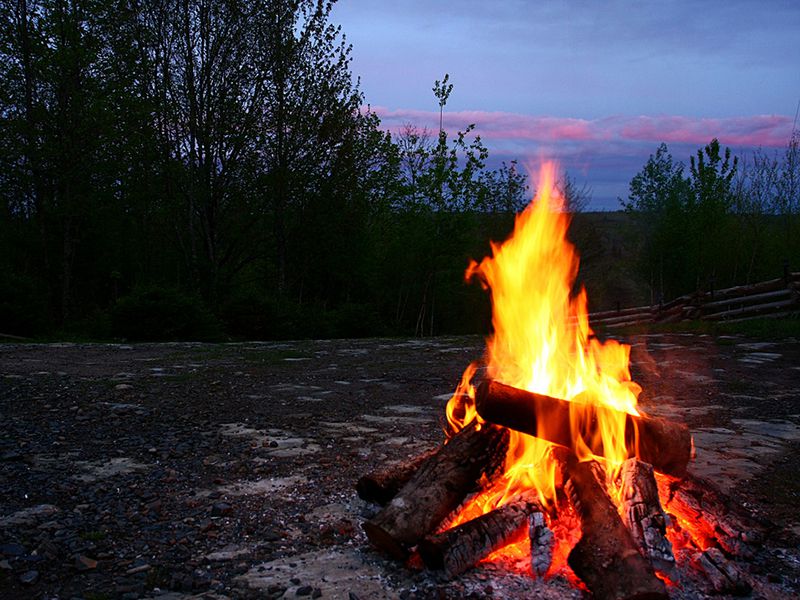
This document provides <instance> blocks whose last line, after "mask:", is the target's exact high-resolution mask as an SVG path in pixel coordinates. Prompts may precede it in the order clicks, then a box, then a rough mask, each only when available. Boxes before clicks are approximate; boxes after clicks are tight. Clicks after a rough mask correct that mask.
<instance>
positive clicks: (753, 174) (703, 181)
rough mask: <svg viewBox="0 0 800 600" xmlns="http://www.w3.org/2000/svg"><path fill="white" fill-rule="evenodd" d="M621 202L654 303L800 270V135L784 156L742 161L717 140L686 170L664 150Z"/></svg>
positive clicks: (794, 136)
mask: <svg viewBox="0 0 800 600" xmlns="http://www.w3.org/2000/svg"><path fill="white" fill-rule="evenodd" d="M622 204H623V206H624V207H625V208H626V210H627V211H628V212H630V213H631V214H632V215H633V217H634V219H635V223H636V225H637V230H638V235H639V236H640V237H641V242H642V252H641V255H640V260H639V261H638V262H639V274H640V276H641V278H642V280H643V281H647V282H648V287H649V289H650V292H651V294H650V295H651V298H650V300H651V301H652V302H658V301H660V300H670V299H671V298H674V297H676V296H678V295H681V294H685V293H689V292H693V291H710V290H714V289H720V288H723V287H728V286H733V285H741V284H748V283H754V282H757V281H760V280H764V279H774V278H776V277H780V276H781V275H782V274H783V273H784V272H785V271H786V270H788V269H792V270H797V269H798V268H800V219H799V218H800V135H799V134H798V132H797V131H796V130H795V131H794V132H793V133H792V136H791V138H790V140H788V143H787V146H786V148H785V149H784V150H783V151H782V152H775V153H774V154H770V153H768V152H766V151H763V150H760V149H759V150H757V151H755V152H754V153H752V154H751V155H747V156H743V157H736V156H732V155H731V151H730V149H728V148H725V149H724V150H723V149H722V148H721V147H720V144H719V142H718V141H717V140H716V139H714V140H712V141H711V142H710V143H709V144H708V145H707V146H705V147H704V148H701V149H699V150H698V151H697V154H696V155H695V156H691V157H689V167H688V171H687V168H686V165H685V164H684V163H683V162H680V161H676V160H675V159H673V157H672V155H671V154H670V153H669V150H668V148H667V146H666V144H661V146H659V148H658V149H657V151H656V153H655V154H654V155H651V156H650V158H649V160H648V161H647V163H646V164H645V166H644V167H643V169H642V170H641V171H640V172H639V173H638V174H637V175H636V176H635V177H634V178H633V180H632V181H631V184H630V194H629V196H628V200H627V201H623V202H622Z"/></svg>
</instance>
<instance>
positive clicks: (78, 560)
mask: <svg viewBox="0 0 800 600" xmlns="http://www.w3.org/2000/svg"><path fill="white" fill-rule="evenodd" d="M75 568H76V569H78V571H91V570H92V569H96V568H97V561H96V560H95V559H93V558H89V557H88V556H84V555H83V554H79V555H78V556H76V557H75Z"/></svg>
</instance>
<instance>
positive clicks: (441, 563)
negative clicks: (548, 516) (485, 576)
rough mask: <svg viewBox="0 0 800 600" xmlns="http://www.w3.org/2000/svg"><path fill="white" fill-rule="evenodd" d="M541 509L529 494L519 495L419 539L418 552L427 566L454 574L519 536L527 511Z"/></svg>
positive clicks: (459, 572)
mask: <svg viewBox="0 0 800 600" xmlns="http://www.w3.org/2000/svg"><path fill="white" fill-rule="evenodd" d="M532 513H541V507H540V506H539V503H538V501H537V500H536V499H535V498H534V497H533V496H532V495H527V496H520V497H517V498H515V499H512V500H511V501H509V502H508V503H506V504H504V505H503V506H501V507H499V508H496V509H494V510H492V511H490V512H488V513H486V514H483V515H481V516H480V517H477V518H475V519H472V520H471V521H467V522H466V523H462V524H461V525H458V526H457V527H453V528H452V529H448V530H447V531H444V532H442V533H439V534H436V535H433V536H428V537H426V538H425V539H423V540H422V541H421V542H420V543H419V553H420V555H421V556H422V560H423V562H424V563H425V566H426V567H428V568H429V569H438V570H443V571H444V572H445V574H446V575H447V576H448V577H455V576H456V575H459V574H461V573H463V572H464V571H466V570H467V569H470V568H471V567H474V566H475V565H476V564H478V562H479V561H480V560H481V559H483V558H485V557H486V556H488V555H489V554H491V553H492V552H494V551H495V550H498V549H499V548H502V547H503V546H506V545H508V544H511V543H513V542H516V541H519V540H521V539H522V538H523V537H524V535H525V529H526V525H527V523H528V515H530V514H532Z"/></svg>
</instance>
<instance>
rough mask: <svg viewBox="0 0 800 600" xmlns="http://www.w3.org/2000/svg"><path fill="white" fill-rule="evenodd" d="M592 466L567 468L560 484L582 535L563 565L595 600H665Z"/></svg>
mask: <svg viewBox="0 0 800 600" xmlns="http://www.w3.org/2000/svg"><path fill="white" fill-rule="evenodd" d="M598 470H599V465H598V464H597V463H594V462H583V463H577V461H576V462H575V463H572V464H570V466H569V473H570V478H569V481H568V482H567V486H566V487H567V492H568V494H569V496H570V500H571V501H572V504H573V506H574V507H575V511H576V512H577V513H578V516H579V517H580V520H581V533H582V535H581V539H580V541H579V542H578V543H577V544H576V546H575V547H574V548H573V549H572V551H571V552H570V554H569V558H568V559H567V562H568V563H569V566H570V567H572V570H573V571H574V572H575V574H576V575H577V576H578V577H580V578H581V580H583V582H584V583H585V584H586V585H587V587H588V588H589V589H590V590H591V591H592V593H593V594H594V596H595V597H596V598H598V599H599V600H605V599H609V600H611V599H614V600H623V599H626V600H633V599H636V600H650V599H653V600H655V599H660V600H666V599H667V598H668V596H667V591H666V588H665V587H664V583H663V582H662V581H661V580H660V579H659V578H658V577H656V575H655V572H654V571H653V568H652V567H651V566H650V564H649V563H648V562H647V560H646V559H645V558H644V557H643V556H642V555H641V554H640V553H639V550H638V549H637V548H636V545H635V544H634V541H633V539H632V538H631V535H630V533H629V532H628V530H627V529H626V528H625V525H623V523H622V520H621V519H620V516H619V514H618V513H617V509H616V508H615V507H614V504H613V503H612V501H611V498H609V497H608V494H606V491H605V489H604V486H603V485H602V484H601V481H604V480H605V476H601V477H598V475H597V474H596V471H598Z"/></svg>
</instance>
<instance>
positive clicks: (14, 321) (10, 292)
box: [0, 272, 49, 336]
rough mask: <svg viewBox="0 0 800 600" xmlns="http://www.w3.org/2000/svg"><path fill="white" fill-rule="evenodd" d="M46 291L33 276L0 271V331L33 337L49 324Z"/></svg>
mask: <svg viewBox="0 0 800 600" xmlns="http://www.w3.org/2000/svg"><path fill="white" fill-rule="evenodd" d="M47 300H48V297H47V290H46V289H44V287H43V286H41V285H39V284H38V283H37V282H36V281H35V280H34V279H32V278H28V277H24V276H19V275H12V274H10V273H3V272H0V333H7V334H10V335H21V336H33V335H36V334H38V333H41V332H43V331H45V330H46V329H47V328H48V326H49V319H48V311H47Z"/></svg>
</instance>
